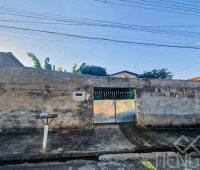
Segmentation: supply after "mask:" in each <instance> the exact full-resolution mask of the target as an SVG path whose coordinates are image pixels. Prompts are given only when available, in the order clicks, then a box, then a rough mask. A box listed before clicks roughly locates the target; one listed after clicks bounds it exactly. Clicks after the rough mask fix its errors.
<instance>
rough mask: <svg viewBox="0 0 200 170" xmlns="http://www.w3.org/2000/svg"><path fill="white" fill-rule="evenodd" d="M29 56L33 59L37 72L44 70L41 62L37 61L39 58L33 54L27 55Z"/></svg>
mask: <svg viewBox="0 0 200 170" xmlns="http://www.w3.org/2000/svg"><path fill="white" fill-rule="evenodd" d="M27 55H28V56H29V57H30V58H31V59H32V61H33V64H34V66H33V67H34V68H35V69H37V70H42V67H41V64H40V62H39V60H38V59H37V57H36V56H35V55H34V54H33V53H27Z"/></svg>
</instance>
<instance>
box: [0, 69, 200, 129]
mask: <svg viewBox="0 0 200 170" xmlns="http://www.w3.org/2000/svg"><path fill="white" fill-rule="evenodd" d="M94 87H129V88H130V87H132V88H135V89H136V103H137V109H136V111H137V114H136V118H137V122H138V125H144V126H147V125H152V126H170V125H199V124H200V82H197V81H182V80H158V79H154V80H153V79H125V78H114V77H98V76H87V75H74V74H70V73H59V72H45V71H35V70H34V69H32V68H0V130H1V131H4V130H25V129H36V128H42V123H41V121H40V120H36V119H35V115H36V114H37V113H39V112H49V113H56V114H58V118H57V119H56V120H55V121H53V123H52V125H51V128H75V127H86V126H92V125H93V88H94ZM76 91H77V92H80V91H83V92H84V93H85V94H86V98H85V100H83V101H77V100H75V99H74V98H73V93H74V92H76Z"/></svg>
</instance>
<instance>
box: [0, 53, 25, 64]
mask: <svg viewBox="0 0 200 170" xmlns="http://www.w3.org/2000/svg"><path fill="white" fill-rule="evenodd" d="M0 67H24V66H23V64H22V63H21V62H20V61H19V60H18V59H17V58H16V57H15V56H14V55H13V54H12V53H11V52H6V53H5V52H0Z"/></svg>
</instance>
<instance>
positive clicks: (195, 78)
mask: <svg viewBox="0 0 200 170" xmlns="http://www.w3.org/2000/svg"><path fill="white" fill-rule="evenodd" d="M188 80H196V81H200V76H199V77H193V78H189V79H188Z"/></svg>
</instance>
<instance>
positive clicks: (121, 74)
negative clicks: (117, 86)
mask: <svg viewBox="0 0 200 170" xmlns="http://www.w3.org/2000/svg"><path fill="white" fill-rule="evenodd" d="M110 76H111V77H119V78H137V77H138V74H136V73H133V72H130V71H127V70H124V71H120V72H117V73H114V74H110Z"/></svg>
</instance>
